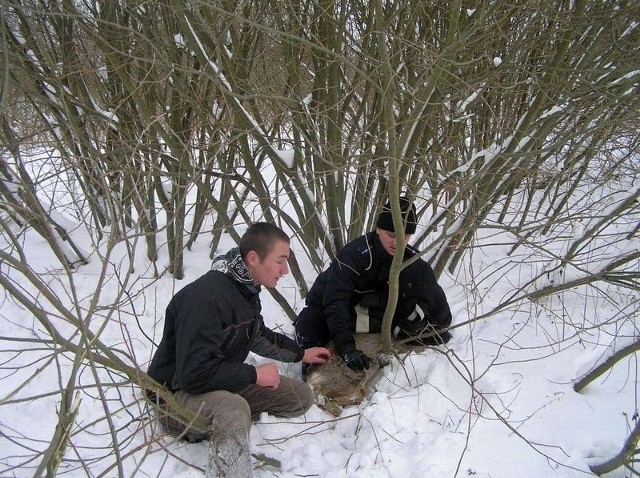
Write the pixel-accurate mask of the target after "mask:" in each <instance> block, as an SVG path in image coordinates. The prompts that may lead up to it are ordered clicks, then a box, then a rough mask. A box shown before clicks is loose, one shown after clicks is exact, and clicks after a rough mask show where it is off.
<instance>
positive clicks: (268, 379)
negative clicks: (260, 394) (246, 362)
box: [256, 363, 280, 390]
mask: <svg viewBox="0 0 640 478" xmlns="http://www.w3.org/2000/svg"><path fill="white" fill-rule="evenodd" d="M256 376H257V377H256V385H260V386H261V387H267V388H270V389H272V390H275V389H276V388H278V385H280V372H278V366H277V365H276V364H274V363H266V364H263V365H258V366H257V367H256Z"/></svg>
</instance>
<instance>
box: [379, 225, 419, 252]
mask: <svg viewBox="0 0 640 478" xmlns="http://www.w3.org/2000/svg"><path fill="white" fill-rule="evenodd" d="M376 234H378V237H379V238H380V242H381V243H382V247H384V250H385V251H387V253H389V254H390V255H393V254H394V253H395V252H396V233H395V232H390V231H387V230H385V229H380V228H379V227H378V228H376ZM410 238H411V234H405V235H404V242H405V243H408V242H409V239H410Z"/></svg>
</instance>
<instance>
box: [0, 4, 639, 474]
mask: <svg viewBox="0 0 640 478" xmlns="http://www.w3.org/2000/svg"><path fill="white" fill-rule="evenodd" d="M485 3H487V2H485ZM0 20H1V26H0V28H1V29H2V31H1V37H2V42H1V45H2V46H1V49H2V50H1V54H2V56H1V59H2V75H1V78H2V80H1V81H2V84H1V86H0V87H1V98H0V122H1V129H0V141H1V150H0V159H1V161H2V162H1V163H0V178H1V181H0V195H1V202H0V206H1V207H0V213H1V214H0V226H1V231H2V238H3V240H2V249H1V250H0V258H1V259H2V266H1V268H0V284H2V286H3V288H4V290H5V292H6V294H7V296H6V297H5V300H11V301H14V302H15V303H17V304H20V306H21V307H23V308H25V309H26V310H28V312H29V313H30V314H32V315H33V316H34V317H35V320H36V323H37V324H38V325H37V326H34V327H33V328H32V329H31V330H26V331H25V335H24V337H23V338H15V337H12V338H9V337H3V340H4V342H3V344H9V345H8V346H7V350H10V349H11V350H13V349H14V348H15V350H19V351H18V352H15V354H16V357H20V361H18V362H12V361H11V360H10V361H9V362H8V364H9V368H10V369H11V367H14V369H15V370H16V371H18V370H21V371H25V370H26V371H27V372H28V373H26V375H27V376H28V377H29V378H26V379H25V381H24V382H23V384H22V385H20V386H18V387H16V388H15V389H13V390H11V391H10V392H6V391H5V394H4V395H3V398H2V401H0V404H2V405H3V406H13V405H15V404H16V403H21V402H22V401H24V400H26V398H19V399H18V398H15V397H17V396H21V397H24V394H23V395H20V392H23V391H24V390H27V389H29V386H28V385H29V383H30V381H31V380H34V379H33V377H35V376H37V374H39V373H42V372H43V371H45V370H50V369H51V370H54V369H55V370H58V372H56V373H58V374H59V377H60V379H59V384H60V389H59V390H58V391H55V392H52V396H55V397H56V400H55V403H56V404H57V405H56V406H57V409H58V410H57V413H58V416H59V420H58V422H59V423H58V426H57V428H56V430H55V434H54V440H52V443H51V444H50V445H47V446H46V447H44V450H45V451H44V452H42V448H39V449H35V448H32V447H31V446H30V445H29V443H30V439H31V438H32V437H31V436H30V435H29V433H30V432H29V431H16V433H15V434H14V435H13V438H12V439H13V440H14V441H15V442H16V443H19V444H20V446H22V447H23V450H24V452H23V454H22V457H21V458H18V457H14V458H13V459H7V460H5V462H6V463H9V464H8V465H7V470H8V469H9V468H11V467H20V466H23V467H24V466H31V467H33V469H34V470H36V473H35V474H36V475H44V474H54V473H55V472H56V470H57V467H58V466H59V464H60V463H61V462H62V460H63V457H64V456H65V454H64V451H65V450H67V453H68V454H67V455H66V456H67V460H69V462H70V463H73V464H74V465H73V467H77V468H81V467H83V466H86V467H87V468H89V467H90V466H97V467H98V468H99V469H101V470H106V471H105V473H107V474H114V473H115V471H113V468H115V469H117V470H118V471H117V472H118V474H119V475H121V476H122V475H124V474H125V472H124V468H123V463H124V462H126V460H127V457H128V456H130V455H134V454H136V453H138V454H140V450H139V449H131V447H130V446H129V440H130V439H131V437H130V436H125V437H123V435H122V433H120V428H119V427H120V426H121V424H118V423H114V422H113V421H111V419H110V411H111V410H112V408H113V406H114V405H113V402H112V401H111V400H112V399H108V398H107V396H106V394H105V393H103V392H104V389H105V387H107V385H106V383H105V380H106V381H107V382H108V384H109V386H115V387H116V389H118V388H119V387H121V389H124V388H126V387H135V386H137V385H139V384H140V383H144V384H145V385H146V386H150V387H153V386H154V385H153V384H149V383H147V382H146V380H147V379H146V378H145V377H144V376H143V375H141V374H140V373H139V368H138V366H137V364H138V360H137V358H136V353H135V348H134V347H132V346H131V345H127V344H128V342H129V339H130V337H129V336H128V334H129V333H132V332H130V329H129V328H128V327H130V328H131V329H133V328H134V325H133V324H134V323H135V320H136V310H135V301H136V299H137V298H138V297H144V296H145V293H146V292H147V291H149V290H150V288H149V287H150V286H148V285H147V286H140V287H139V283H140V278H139V276H137V275H136V274H139V272H140V271H135V270H134V266H133V264H134V262H135V260H137V257H136V254H139V251H140V250H144V253H145V255H146V261H147V263H148V264H149V271H150V272H149V271H145V273H146V272H148V273H149V274H148V275H150V276H153V277H155V278H158V277H161V276H162V275H163V274H165V272H167V271H168V272H169V273H170V274H172V275H173V276H174V277H175V278H176V279H182V278H183V275H184V263H183V258H184V254H185V251H186V250H189V248H190V247H192V245H193V244H194V242H195V241H207V243H210V250H211V255H213V254H215V253H216V251H217V248H218V244H219V241H220V239H221V236H222V234H223V233H227V234H229V235H230V236H231V238H233V239H236V238H238V237H239V235H240V234H241V233H242V226H243V224H245V223H246V222H247V221H255V220H269V221H275V222H277V223H278V224H280V225H281V226H282V227H283V228H284V229H286V230H287V231H289V232H290V233H291V235H292V236H293V237H294V240H295V242H296V244H297V245H298V246H299V247H298V248H297V249H296V251H297V255H295V256H293V257H292V260H291V268H292V273H293V275H294V276H295V278H296V282H297V284H298V287H299V289H300V294H301V295H302V296H304V295H305V294H306V290H307V287H308V285H309V278H308V277H305V276H304V275H303V271H304V270H306V269H308V267H309V266H310V267H312V268H314V269H315V270H320V269H322V267H323V266H324V264H325V262H326V260H327V259H328V258H330V257H332V255H333V253H334V252H335V250H337V248H339V247H341V246H342V245H343V244H345V243H346V242H347V241H348V240H350V239H352V238H354V237H356V236H358V235H360V234H362V233H363V232H364V231H367V230H370V229H371V228H372V225H373V221H374V220H375V216H376V213H377V212H378V210H379V207H380V206H381V205H382V203H383V202H384V201H386V199H387V197H388V196H389V195H390V197H392V198H396V197H397V196H398V195H399V194H401V193H402V194H408V195H410V196H411V197H412V198H414V199H415V200H416V204H417V205H418V209H419V215H420V217H421V220H420V226H421V227H420V230H419V234H418V235H417V237H414V241H415V243H416V244H417V245H418V246H420V247H422V248H423V249H424V253H425V258H426V259H428V260H429V261H430V262H431V263H432V264H433V266H434V269H435V271H436V273H437V274H438V275H441V274H443V273H445V272H446V273H450V274H452V275H455V276H459V275H460V271H461V269H462V268H463V266H464V260H465V258H466V259H468V258H469V257H471V256H472V255H473V254H474V253H475V252H476V248H477V246H478V244H479V241H478V238H479V237H483V238H484V239H485V240H486V237H488V236H490V235H491V234H495V235H496V237H498V235H499V237H500V238H504V237H509V238H510V243H509V247H510V250H509V252H508V253H507V254H506V255H505V257H501V258H500V260H501V261H502V263H503V264H504V265H502V266H501V267H500V268H499V269H498V271H497V272H492V273H491V274H488V275H482V273H480V272H479V273H478V274H477V275H474V276H473V278H472V279H471V280H470V281H469V289H470V290H471V291H472V293H473V294H479V292H478V291H479V290H480V289H481V288H480V285H482V284H491V283H492V282H496V281H498V280H500V278H501V277H502V276H503V275H504V274H505V273H506V272H508V271H512V270H515V269H517V268H518V267H521V264H522V261H523V257H524V258H525V259H524V260H525V261H535V264H534V267H532V270H533V271H534V272H533V276H532V277H527V279H526V281H523V282H522V283H517V284H514V287H513V293H512V294H511V295H510V296H509V297H504V298H501V300H499V301H498V302H496V303H493V304H490V306H489V307H485V309H483V311H482V312H479V313H478V314H477V315H476V316H475V317H471V318H470V320H471V321H474V320H481V319H486V318H489V317H491V316H494V315H496V314H497V313H499V312H501V311H504V310H509V309H511V308H517V307H520V306H522V304H529V303H540V302H541V301H543V300H544V299H545V298H546V297H552V296H553V297H555V296H558V295H560V294H562V293H563V292H565V291H575V292H576V293H578V294H580V293H584V294H594V295H597V294H602V295H603V296H606V295H607V294H608V292H607V290H608V288H609V287H615V288H617V290H619V291H620V290H622V291H623V293H628V294H629V296H631V297H636V300H635V301H633V300H631V301H630V303H626V304H624V305H620V306H619V309H618V310H619V313H618V315H617V316H616V320H618V321H620V322H621V323H625V322H633V317H634V315H637V313H638V303H637V292H638V277H639V273H638V255H639V252H638V242H637V237H638V230H639V228H640V214H639V211H638V204H639V201H638V196H639V194H640V190H638V188H637V181H636V182H635V189H634V188H633V187H631V185H632V184H634V180H636V179H637V177H638V173H639V167H640V158H639V156H638V141H639V135H638V131H640V125H639V123H638V114H637V112H638V111H640V99H639V98H640V95H638V78H639V76H640V72H639V71H638V58H639V47H638V45H640V28H639V27H638V22H637V10H635V7H634V4H633V2H626V1H621V2H581V1H578V2H561V1H542V2H515V3H514V2H506V1H497V2H488V4H486V5H482V6H478V7H477V8H475V9H471V8H468V7H467V6H466V5H465V4H463V2H459V1H454V2H415V1H411V0H393V1H386V2H383V1H381V0H377V1H374V2H368V1H360V0H355V1H350V2H333V1H330V0H303V1H299V2H276V1H248V2H218V1H211V2H209V1H207V2H205V1H202V2H200V1H189V2H184V1H178V0H173V1H157V0H155V1H149V2H129V1H124V0H114V1H105V2H97V1H81V2H71V1H64V2H51V1H44V0H41V1H39V0H22V1H19V0H5V1H3V2H2V4H1V5H0ZM28 231H34V232H35V233H36V234H38V235H39V236H40V237H41V238H42V240H43V244H45V247H46V248H48V250H50V253H51V254H53V255H54V256H55V257H56V258H57V260H58V262H59V270H60V271H61V272H60V273H58V274H55V275H54V276H52V278H51V280H50V279H49V278H45V277H43V276H42V275H41V271H36V270H34V269H33V268H32V267H31V266H30V264H29V261H28V257H29V254H30V251H25V250H24V236H25V234H26V233H27V232H28ZM559 244H560V246H559ZM141 246H143V247H141ZM122 249H124V250H125V251H128V252H127V254H125V259H122V255H121V251H122ZM162 251H165V252H166V259H163V258H162V257H163V255H162V254H161V252H162ZM88 262H89V263H92V264H98V265H99V267H98V270H99V274H98V277H99V279H98V282H97V284H96V285H97V287H96V288H95V292H92V293H91V294H78V293H77V289H78V287H79V284H78V280H79V279H78V278H77V277H76V272H77V271H81V270H82V267H83V264H87V263H88ZM113 277H116V279H115V280H117V281H119V285H118V287H117V288H116V289H117V291H118V293H116V294H115V296H113V297H111V296H110V297H105V295H104V291H103V290H102V288H101V285H102V284H104V283H105V281H109V280H114V279H113ZM553 277H561V280H551V279H550V278H553ZM151 282H152V281H151ZM134 290H135V291H137V292H135V294H134V293H133V292H132V291H134ZM272 293H273V294H274V296H275V298H276V299H277V300H278V302H279V303H280V304H281V306H282V308H283V310H284V311H285V312H286V313H288V314H289V315H290V316H293V314H294V313H295V311H294V309H293V306H292V304H290V303H289V302H288V301H287V299H286V298H285V297H283V296H282V295H280V294H279V293H278V292H277V291H273V292H272ZM475 297H476V298H477V299H478V300H481V299H482V297H481V296H479V295H476V296H475ZM162 306H164V304H162ZM162 306H160V307H159V309H160V310H161V308H162ZM112 323H118V324H121V328H122V330H124V331H127V332H123V337H122V341H121V342H119V343H113V342H112V340H113V339H112V338H111V339H103V337H102V334H103V333H104V331H105V330H108V326H109V324H112ZM457 326H462V324H461V323H459V324H457ZM573 326H575V324H573ZM598 326H599V324H588V325H585V326H584V328H585V329H587V328H594V327H595V328H597V327H598ZM578 329H579V327H578ZM576 333H580V330H578V331H577V332H576ZM11 344H13V345H11ZM7 353H10V352H7ZM29 354H35V355H34V356H37V357H38V359H37V360H35V359H34V361H30V360H28V359H27V360H25V361H24V364H23V362H22V358H23V357H28V356H29ZM63 357H64V359H63ZM67 360H68V361H69V362H68V363H67ZM69 363H71V365H69ZM18 364H19V365H18ZM26 364H30V365H26ZM87 366H88V367H89V370H90V371H91V373H92V375H93V377H94V380H95V383H96V384H97V386H96V387H95V400H96V401H97V402H98V403H101V404H102V407H103V409H104V414H103V418H102V420H100V422H101V423H100V426H101V427H105V429H106V430H107V431H106V432H105V433H106V434H107V435H108V436H109V437H110V439H109V440H108V441H109V442H110V443H111V445H110V446H111V447H112V448H109V447H106V448H105V449H104V453H102V454H100V453H98V456H96V454H95V451H92V452H91V453H89V452H88V451H87V450H85V449H84V448H82V446H79V443H80V442H81V437H83V436H84V435H83V434H85V433H87V430H88V429H89V428H90V426H92V425H94V424H91V425H89V426H87V425H83V426H78V425H77V424H75V425H74V417H75V416H76V413H77V410H78V406H79V405H78V402H77V401H76V400H75V397H76V396H77V391H78V388H79V383H80V382H79V380H78V374H79V372H80V370H84V369H85V367H87ZM56 367H57V368H56ZM29 371H32V372H29ZM20 373H24V372H20ZM85 373H86V372H85ZM23 389H24V390H23ZM30 393H31V392H30ZM37 395H38V392H37V391H34V392H32V395H29V397H30V399H36V398H38V396H37ZM124 396H125V395H123V397H124ZM127 396H128V395H127ZM40 398H50V397H48V396H46V397H40ZM115 403H116V404H117V405H116V407H120V408H121V409H123V410H128V413H132V414H134V415H135V413H136V412H135V401H133V402H130V401H128V399H125V398H122V399H121V400H120V401H118V400H116V402H115ZM51 413H55V411H54V410H51ZM138 413H140V412H139V411H138ZM140 416H141V415H135V416H134V417H133V418H132V421H134V422H135V421H136V420H138V419H139V418H140ZM136 432H139V433H144V432H143V431H139V430H137V429H136ZM52 434H53V432H52ZM151 440H152V439H151V438H149V441H148V442H147V443H150V442H151ZM68 450H72V452H68ZM112 450H115V454H114V453H112ZM41 452H42V453H43V454H42V455H41ZM69 453H71V455H69ZM69 456H72V458H69ZM43 457H44V459H43ZM138 459H139V458H138Z"/></svg>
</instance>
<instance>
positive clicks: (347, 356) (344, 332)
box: [295, 197, 451, 375]
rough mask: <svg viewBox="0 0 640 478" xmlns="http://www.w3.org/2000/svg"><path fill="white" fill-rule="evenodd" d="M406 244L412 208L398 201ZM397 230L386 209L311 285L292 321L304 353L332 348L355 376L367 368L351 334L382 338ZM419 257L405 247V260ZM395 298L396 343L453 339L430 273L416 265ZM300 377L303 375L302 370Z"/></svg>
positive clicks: (409, 268)
mask: <svg viewBox="0 0 640 478" xmlns="http://www.w3.org/2000/svg"><path fill="white" fill-rule="evenodd" d="M400 210H401V214H402V219H403V224H404V234H405V236H406V237H405V238H406V241H405V243H407V242H408V240H409V237H410V235H411V234H413V233H414V232H415V230H416V225H417V218H416V210H415V206H414V205H413V204H412V203H411V202H410V201H409V200H408V199H407V198H405V197H401V198H400ZM395 234H396V233H395V228H394V225H393V217H392V214H391V206H390V204H389V203H387V204H386V205H385V206H384V208H383V209H382V212H381V213H380V214H379V216H378V220H377V222H376V230H375V231H372V232H369V233H367V234H365V235H364V236H360V237H358V238H357V239H354V240H353V241H351V242H350V243H349V244H347V245H346V246H344V247H343V248H342V249H341V250H340V251H339V252H338V254H337V256H336V259H335V260H334V261H333V262H332V263H331V265H330V266H329V267H328V268H327V269H326V270H325V271H324V272H322V273H321V274H320V275H319V276H318V278H317V279H316V280H315V282H314V283H313V286H312V287H311V289H310V290H309V294H308V295H307V297H306V306H305V308H304V309H303V310H302V311H301V312H300V314H299V315H298V317H297V319H296V321H295V329H296V339H297V341H298V344H299V345H300V346H301V347H303V348H308V347H315V346H321V345H324V344H326V343H328V342H329V341H333V342H334V346H335V348H336V351H337V352H338V354H339V355H340V357H342V359H343V360H344V361H345V362H346V364H347V365H348V366H349V367H350V368H351V369H353V370H362V369H365V368H369V362H370V358H369V357H367V356H366V355H365V354H364V353H363V352H362V351H361V350H358V349H357V348H356V345H355V340H354V338H353V333H354V332H358V333H366V332H380V330H381V327H382V318H383V316H384V311H385V308H386V304H387V297H388V294H389V285H388V283H389V270H390V268H391V262H392V261H393V255H394V253H395V247H396V242H395ZM417 253H418V251H417V250H416V249H415V248H413V247H411V246H409V245H407V246H406V248H405V251H404V260H405V261H407V260H408V259H410V258H411V257H413V256H415V255H416V254H417ZM399 286H400V287H399V297H398V303H397V305H396V310H395V314H394V318H393V322H392V334H393V337H394V338H396V339H407V338H410V337H417V336H419V335H421V334H424V333H428V332H433V335H431V336H430V337H427V338H426V339H419V340H420V343H425V344H430V345H434V344H443V343H446V342H447V341H448V340H449V339H450V338H451V334H449V332H447V331H446V330H444V329H446V328H447V327H448V326H449V325H450V324H451V310H450V309H449V304H448V303H447V298H446V296H445V293H444V291H443V290H442V287H440V285H439V284H438V282H437V281H436V278H435V275H434V273H433V269H432V268H431V266H430V265H429V264H428V263H427V262H426V261H424V260H422V259H418V260H416V261H414V262H413V263H411V264H410V265H408V266H407V267H405V268H404V269H403V270H402V272H401V273H400V278H399ZM303 375H304V369H303Z"/></svg>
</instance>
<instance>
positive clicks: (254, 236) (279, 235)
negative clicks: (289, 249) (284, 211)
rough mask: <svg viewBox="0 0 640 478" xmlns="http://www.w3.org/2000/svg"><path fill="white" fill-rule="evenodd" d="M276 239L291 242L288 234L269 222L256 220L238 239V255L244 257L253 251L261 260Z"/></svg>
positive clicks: (269, 250)
mask: <svg viewBox="0 0 640 478" xmlns="http://www.w3.org/2000/svg"><path fill="white" fill-rule="evenodd" d="M277 241H284V242H286V243H287V244H289V243H290V242H291V240H290V239H289V236H287V234H286V233H285V232H284V231H283V230H282V229H280V228H279V227H278V226H275V225H273V224H271V223H269V222H256V223H254V224H251V225H250V226H249V228H248V229H247V231H246V232H245V233H244V234H243V236H242V238H241V239H240V244H239V247H240V255H241V256H242V258H243V259H244V258H245V257H247V254H248V253H249V251H255V252H256V253H257V254H258V257H259V258H260V260H263V259H264V258H265V257H267V255H268V254H269V252H271V250H272V249H273V247H274V246H275V244H276V242H277Z"/></svg>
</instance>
